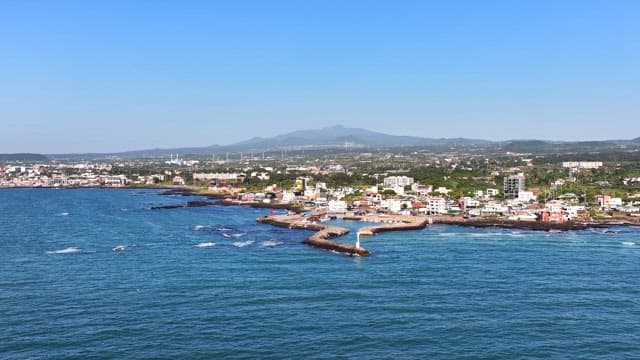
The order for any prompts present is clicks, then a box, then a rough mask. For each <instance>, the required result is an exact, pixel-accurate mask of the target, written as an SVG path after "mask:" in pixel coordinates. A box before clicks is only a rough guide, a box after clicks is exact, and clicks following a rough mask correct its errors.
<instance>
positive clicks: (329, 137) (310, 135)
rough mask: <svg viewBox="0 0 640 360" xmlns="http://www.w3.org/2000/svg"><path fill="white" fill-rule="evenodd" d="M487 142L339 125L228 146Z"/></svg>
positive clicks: (273, 147) (262, 147)
mask: <svg viewBox="0 0 640 360" xmlns="http://www.w3.org/2000/svg"><path fill="white" fill-rule="evenodd" d="M456 144H464V145H488V144H491V141H487V140H476V139H461V138H458V139H432V138H423V137H416V136H401V135H388V134H384V133H380V132H375V131H370V130H366V129H360V128H347V127H344V126H340V125H336V126H331V127H326V128H322V129H314V130H298V131H294V132H290V133H287V134H283V135H277V136H274V137H270V138H260V137H257V138H253V139H250V140H246V141H242V142H239V143H236V144H233V145H229V146H227V148H231V149H235V150H237V151H239V150H240V149H244V150H245V151H247V150H254V151H265V150H278V149H284V148H295V147H301V148H302V147H306V148H314V147H317V148H322V147H336V146H344V145H349V146H354V147H399V146H442V145H444V146H447V145H456Z"/></svg>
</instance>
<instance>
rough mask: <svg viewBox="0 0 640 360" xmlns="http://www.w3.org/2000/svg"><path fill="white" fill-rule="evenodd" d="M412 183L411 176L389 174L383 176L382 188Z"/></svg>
mask: <svg viewBox="0 0 640 360" xmlns="http://www.w3.org/2000/svg"><path fill="white" fill-rule="evenodd" d="M411 184H413V178H412V177H408V176H389V177H386V178H384V185H383V186H384V188H385V189H393V188H396V187H399V186H402V187H405V186H408V185H411Z"/></svg>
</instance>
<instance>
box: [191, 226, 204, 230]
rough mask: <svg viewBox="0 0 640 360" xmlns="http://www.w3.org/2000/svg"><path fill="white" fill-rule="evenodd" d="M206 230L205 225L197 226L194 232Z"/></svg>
mask: <svg viewBox="0 0 640 360" xmlns="http://www.w3.org/2000/svg"><path fill="white" fill-rule="evenodd" d="M202 229H204V225H196V226H194V227H193V230H195V231H198V230H202Z"/></svg>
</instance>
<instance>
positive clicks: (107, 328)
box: [0, 189, 640, 359]
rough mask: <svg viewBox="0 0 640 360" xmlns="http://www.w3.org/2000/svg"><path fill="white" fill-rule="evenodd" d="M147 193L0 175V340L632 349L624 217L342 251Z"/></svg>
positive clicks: (561, 352) (109, 352)
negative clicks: (571, 227) (34, 185)
mask: <svg viewBox="0 0 640 360" xmlns="http://www.w3.org/2000/svg"><path fill="white" fill-rule="evenodd" d="M160 193H161V191H157V190H137V189H126V190H102V189H76V190H53V189H7V190H0V250H1V251H0V358H2V359H40V358H49V359H63V358H64V359H73V358H76V359H86V358H92V359H112V358H136V359H139V358H171V359H197V358H202V359H217V358H230V359H235V358H238V359H245V358H249V359H254V358H278V359H279V358H290V359H301V358H302V359H314V358H339V359H340V358H345V359H346V358H366V359H390V358H393V359H423V358H425V359H438V358H442V359H480V358H482V359H514V358H532V359H534V358H555V359H571V358H576V359H578V358H580V359H584V358H589V359H594V358H603V359H604V358H606V359H623V358H640V277H639V275H640V229H636V228H630V227H612V228H611V229H609V230H610V231H608V232H606V233H605V232H604V231H603V229H594V230H586V231H570V232H564V233H548V232H534V231H526V230H511V229H510V230H504V229H498V228H486V229H474V228H463V227H458V226H450V225H437V226H430V227H427V228H426V229H424V230H419V231H408V232H395V233H383V234H379V235H376V236H374V237H367V238H363V239H362V246H363V247H365V248H366V249H368V250H370V251H371V252H372V255H371V256H370V257H366V258H359V257H349V256H345V255H342V254H334V253H331V252H328V251H323V250H319V249H315V248H311V247H308V246H306V245H303V244H301V241H302V240H304V239H305V238H306V237H308V236H309V235H310V234H311V232H308V231H301V230H289V229H282V228H275V227H272V226H269V225H266V224H258V223H256V221H255V220H256V218H258V217H261V216H264V215H266V214H267V213H268V212H269V210H268V209H252V208H245V207H235V206H210V207H202V208H178V209H164V210H151V207H153V206H158V205H170V204H182V203H186V201H188V200H194V199H200V198H199V197H183V196H166V195H160ZM334 223H335V224H338V225H341V226H347V227H349V228H350V229H356V228H358V227H359V226H362V225H363V223H360V222H344V221H334ZM340 241H344V242H354V241H355V235H354V233H353V232H352V233H351V234H349V235H347V236H346V237H344V238H342V239H341V240H340ZM117 246H123V247H124V251H114V250H113V249H114V248H116V247H117Z"/></svg>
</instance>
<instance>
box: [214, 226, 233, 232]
mask: <svg viewBox="0 0 640 360" xmlns="http://www.w3.org/2000/svg"><path fill="white" fill-rule="evenodd" d="M216 230H218V231H231V230H232V229H230V228H227V227H223V226H221V227H217V228H216Z"/></svg>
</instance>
